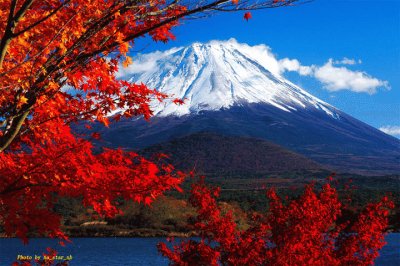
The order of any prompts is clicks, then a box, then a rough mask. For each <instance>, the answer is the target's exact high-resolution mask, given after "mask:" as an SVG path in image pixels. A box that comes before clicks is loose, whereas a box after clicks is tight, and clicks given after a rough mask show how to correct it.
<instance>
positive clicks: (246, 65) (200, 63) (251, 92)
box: [120, 38, 339, 118]
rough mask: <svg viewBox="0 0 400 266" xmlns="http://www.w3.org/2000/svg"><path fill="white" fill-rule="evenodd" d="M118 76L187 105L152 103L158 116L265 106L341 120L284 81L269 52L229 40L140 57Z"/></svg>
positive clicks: (325, 106) (331, 110)
mask: <svg viewBox="0 0 400 266" xmlns="http://www.w3.org/2000/svg"><path fill="white" fill-rule="evenodd" d="M120 77H121V78H124V79H128V80H130V81H132V82H143V83H145V84H146V85H148V86H149V87H151V88H156V89H157V90H159V91H161V92H164V93H166V94H168V95H171V96H173V97H175V98H180V99H183V100H184V101H185V104H184V105H181V106H177V105H175V104H173V103H171V102H165V103H163V104H161V105H160V104H159V103H157V104H154V106H153V110H154V111H155V114H156V115H158V116H168V115H176V116H182V115H187V114H196V113H199V112H200V111H204V110H220V109H226V108H230V107H232V106H236V105H243V104H248V103H265V104H268V105H272V106H274V107H276V108H278V109H281V110H283V111H285V112H296V111H298V110H300V109H307V108H308V109H313V110H317V111H320V112H323V113H325V114H327V115H329V116H331V117H334V118H338V117H339V115H338V113H337V111H336V109H335V108H333V107H332V106H330V105H329V104H327V103H325V102H323V101H321V100H319V99H317V98H316V97H314V96H312V95H310V94H309V93H307V92H306V91H304V90H303V89H301V88H299V87H298V86H296V85H294V84H293V83H291V82H290V81H288V80H286V79H285V78H284V77H282V76H281V75H280V74H279V66H278V65H277V64H276V60H275V59H274V57H273V55H272V53H271V51H270V49H269V47H267V46H266V45H256V46H249V45H247V44H242V43H238V42H237V41H236V40H235V39H233V38H231V39H229V40H227V41H218V40H213V41H209V42H207V43H199V42H195V43H193V44H191V45H189V46H187V47H177V48H172V49H169V50H167V51H164V52H160V51H157V52H153V53H149V54H142V55H139V56H137V57H136V58H135V59H134V63H133V64H132V65H131V66H129V67H128V68H126V69H122V70H121V73H120Z"/></svg>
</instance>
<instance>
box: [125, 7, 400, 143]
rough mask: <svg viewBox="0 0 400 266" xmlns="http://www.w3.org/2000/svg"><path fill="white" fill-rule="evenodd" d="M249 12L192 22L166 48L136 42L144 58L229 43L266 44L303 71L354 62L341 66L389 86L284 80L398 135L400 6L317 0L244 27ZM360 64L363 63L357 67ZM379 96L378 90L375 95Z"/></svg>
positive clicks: (261, 14) (258, 15)
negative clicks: (364, 88) (358, 87)
mask: <svg viewBox="0 0 400 266" xmlns="http://www.w3.org/2000/svg"><path fill="white" fill-rule="evenodd" d="M243 14H244V13H243V12H238V13H219V14H216V15H214V16H212V17H210V18H205V19H204V18H203V19H197V20H188V21H185V22H184V25H182V26H180V27H178V28H176V29H175V30H174V33H175V35H176V37H177V38H176V40H175V41H172V42H169V43H167V44H163V43H157V44H155V43H153V42H151V41H150V40H149V39H141V40H138V41H137V44H136V46H135V47H134V48H133V54H134V51H135V50H141V49H144V50H141V52H142V53H146V52H151V51H154V50H166V49H168V48H171V47H174V46H184V45H189V44H191V43H193V42H196V41H199V42H207V41H209V40H214V39H217V40H227V39H229V38H232V37H233V38H235V39H236V40H237V41H238V42H241V43H248V44H250V45H256V44H265V45H267V46H269V47H270V48H271V49H272V52H273V53H274V54H275V56H276V57H277V59H283V58H290V59H296V60H298V61H299V62H300V63H301V65H304V66H312V65H314V66H318V67H321V66H324V65H326V63H327V62H328V60H329V59H330V58H332V59H333V61H340V60H342V59H343V58H348V59H354V60H355V62H356V64H354V65H347V64H346V65H337V66H336V67H342V68H346V69H348V70H349V71H353V72H357V71H358V72H364V73H366V74H368V76H366V77H369V78H371V79H372V78H375V79H376V80H379V81H382V82H384V81H387V83H388V86H387V87H386V88H385V87H384V86H380V87H378V88H377V89H376V92H375V93H371V91H370V93H368V92H354V88H353V90H352V91H351V90H349V89H342V90H339V91H332V88H331V90H328V89H327V87H328V85H327V84H326V83H323V82H321V78H319V79H318V78H316V76H317V75H315V76H304V75H303V76H302V75H299V74H298V73H297V72H286V73H285V74H284V75H285V76H286V77H287V78H288V79H289V80H291V81H292V82H294V83H296V84H298V85H300V86H301V87H302V88H303V89H305V90H307V91H308V92H310V93H311V94H313V95H315V96H317V97H318V98H321V99H322V100H324V101H326V102H328V103H330V104H332V105H334V106H335V107H337V108H339V109H341V110H342V111H344V112H346V113H348V114H350V115H352V116H354V117H355V118H357V119H359V120H361V121H363V122H366V123H368V124H370V125H372V126H374V127H376V128H380V127H384V126H391V127H392V128H391V132H390V133H396V132H397V131H398V132H397V133H398V134H397V135H396V136H397V137H400V73H399V71H400V1H397V0H393V1H385V0H374V1H362V0H347V1H345V0H343V1H339V0H315V1H313V2H310V3H307V4H303V5H297V6H292V7H283V8H277V9H268V10H262V11H253V12H252V15H253V18H252V19H251V20H249V22H246V21H245V20H243ZM359 60H361V62H362V63H359ZM350 89H351V88H350ZM372 92H373V91H372ZM396 127H398V128H396Z"/></svg>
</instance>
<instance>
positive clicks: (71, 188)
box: [0, 134, 183, 239]
mask: <svg viewBox="0 0 400 266" xmlns="http://www.w3.org/2000/svg"><path fill="white" fill-rule="evenodd" d="M65 136H66V137H65V139H59V140H57V141H55V140H53V141H51V142H46V143H45V144H43V145H31V146H30V151H29V152H19V153H0V173H1V177H2V178H1V179H0V187H1V188H2V190H1V191H0V200H1V203H2V208H1V209H0V217H1V220H2V221H3V223H4V229H5V231H6V233H7V234H8V235H12V234H13V233H15V234H16V235H17V236H18V237H20V238H23V239H26V235H27V233H28V232H37V233H39V234H41V235H48V236H52V237H59V238H65V236H64V234H63V233H62V232H61V231H60V218H61V217H59V216H58V215H56V214H55V213H54V212H53V211H52V206H53V204H54V202H56V201H57V197H82V200H83V204H84V205H86V206H93V208H94V210H95V211H96V212H97V213H99V214H101V215H106V216H111V215H114V214H116V213H118V210H117V207H118V205H117V201H116V200H117V199H118V198H124V199H126V200H129V199H131V200H134V201H137V202H144V203H146V204H149V203H150V202H151V201H152V200H153V199H154V198H155V197H157V196H158V195H160V194H161V193H163V192H164V191H165V190H167V189H170V188H178V185H179V183H180V182H181V181H182V178H183V175H182V174H181V173H179V172H176V171H175V170H174V168H173V167H172V166H171V165H168V164H157V165H156V164H155V163H152V162H150V161H147V160H145V159H144V158H142V157H140V156H138V155H137V154H136V153H133V152H124V151H122V150H108V149H107V150H105V151H104V152H102V153H99V154H95V153H93V151H92V145H91V143H90V142H88V141H86V140H82V139H74V137H73V136H72V135H68V134H65ZM178 189H179V188H178Z"/></svg>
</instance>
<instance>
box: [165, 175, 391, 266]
mask: <svg viewBox="0 0 400 266" xmlns="http://www.w3.org/2000/svg"><path fill="white" fill-rule="evenodd" d="M218 195H219V190H218V189H210V188H209V187H207V186H206V185H205V184H204V182H203V181H202V182H200V183H197V184H195V185H194V186H193V187H192V191H191V199H190V201H191V203H192V204H193V206H195V207H196V208H197V211H198V216H197V222H196V224H195V226H196V228H197V229H198V230H199V232H200V237H201V239H200V240H199V241H196V240H186V241H183V242H181V243H179V244H177V245H175V246H174V247H173V248H169V247H168V246H167V245H166V244H165V243H160V244H159V250H160V252H161V253H162V254H163V255H164V256H166V257H167V258H168V259H169V260H170V261H171V264H172V265H370V264H372V263H373V261H374V259H375V258H376V257H377V256H378V251H379V250H380V249H381V248H382V246H383V245H384V244H385V242H384V231H385V229H386V227H387V224H388V215H389V211H390V209H392V208H393V207H394V206H393V203H392V202H391V201H390V200H389V199H388V198H387V197H384V198H383V199H382V200H381V201H380V202H378V203H376V204H369V205H368V206H366V208H365V209H364V210H363V211H362V212H361V213H360V214H359V216H358V218H357V220H356V221H355V222H352V223H350V222H340V218H341V215H342V210H343V208H344V207H345V206H344V205H343V204H342V203H341V202H340V201H339V199H338V193H337V191H336V189H335V188H334V187H333V186H332V185H331V184H330V183H327V184H325V185H323V187H322V188H321V189H320V190H317V189H316V187H315V184H310V185H307V186H306V187H305V190H304V193H303V194H302V195H301V196H299V197H298V198H296V199H292V200H288V202H287V203H284V200H282V199H281V198H280V197H279V196H278V195H277V193H276V191H275V190H274V189H271V190H268V192H267V197H268V199H269V209H268V212H267V213H266V214H258V215H255V216H254V217H253V218H252V220H253V222H254V224H253V225H252V226H251V227H250V228H249V229H247V230H242V231H241V230H239V229H238V227H237V225H236V223H235V220H234V217H233V215H232V213H230V212H228V213H224V212H222V210H221V208H220V207H219V205H218V204H217V201H216V198H217V197H218ZM344 218H345V219H344V220H346V217H344Z"/></svg>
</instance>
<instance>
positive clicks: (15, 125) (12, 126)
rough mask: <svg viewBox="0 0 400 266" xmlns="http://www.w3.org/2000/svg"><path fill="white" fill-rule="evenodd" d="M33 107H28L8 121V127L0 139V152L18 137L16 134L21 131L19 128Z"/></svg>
mask: <svg viewBox="0 0 400 266" xmlns="http://www.w3.org/2000/svg"><path fill="white" fill-rule="evenodd" d="M32 107H33V105H31V106H30V107H28V108H27V109H26V110H25V111H24V112H22V113H20V114H18V115H16V116H14V117H13V118H12V119H11V120H9V121H10V122H9V125H8V126H7V128H6V131H5V133H4V135H3V136H1V138H0V152H3V151H4V150H5V149H6V148H7V147H8V146H10V144H11V143H12V141H13V140H14V139H15V137H16V136H17V135H18V132H19V131H20V130H21V127H22V125H23V123H24V121H25V119H26V118H27V117H28V115H29V112H30V111H31V109H32Z"/></svg>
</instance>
